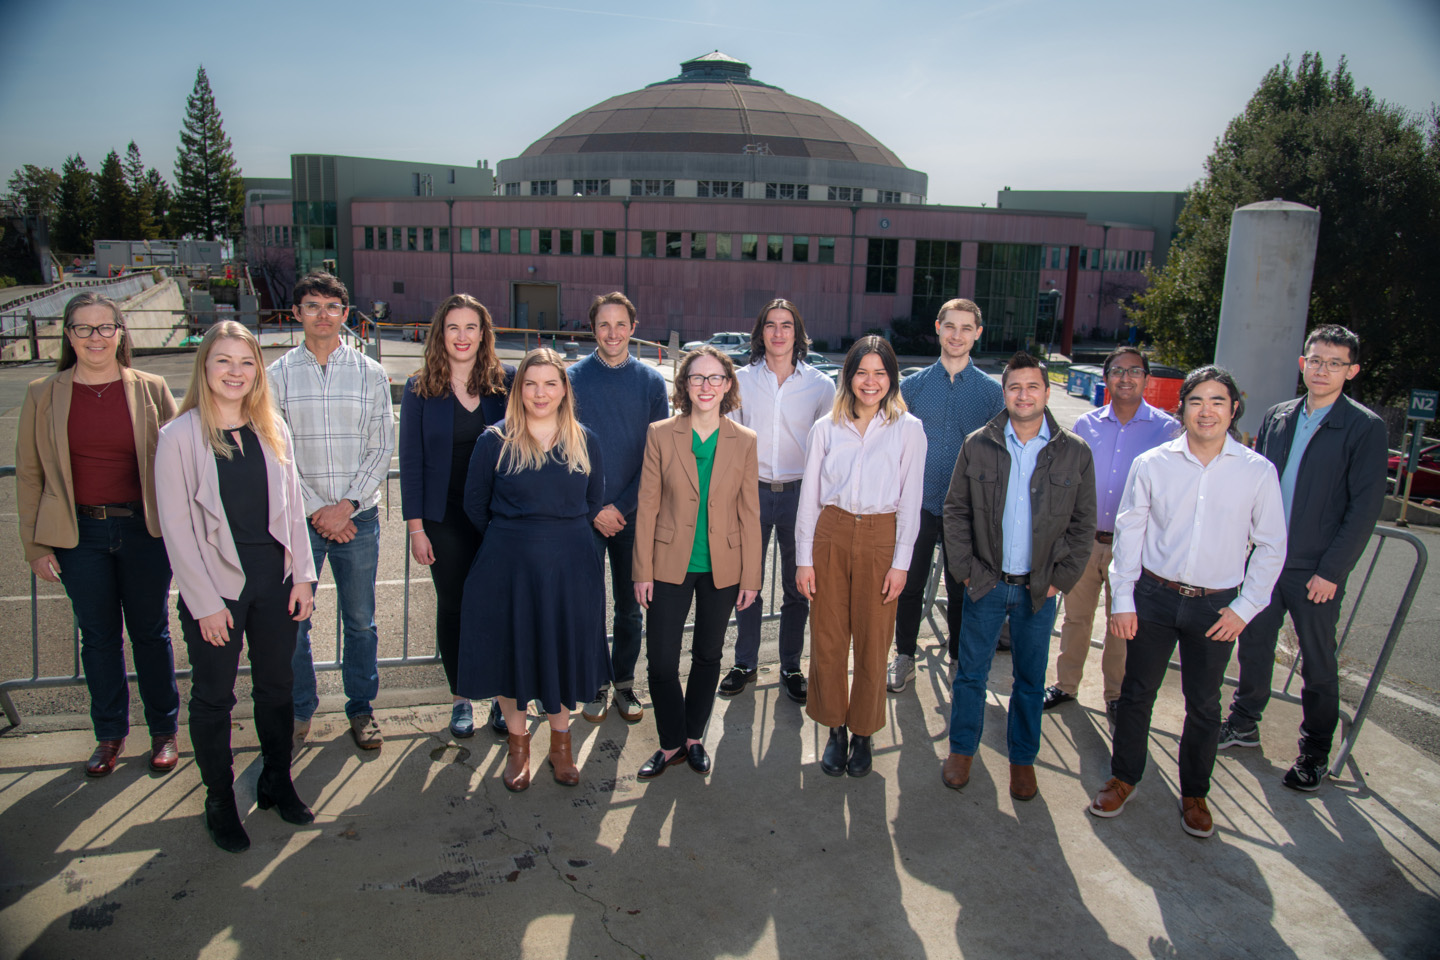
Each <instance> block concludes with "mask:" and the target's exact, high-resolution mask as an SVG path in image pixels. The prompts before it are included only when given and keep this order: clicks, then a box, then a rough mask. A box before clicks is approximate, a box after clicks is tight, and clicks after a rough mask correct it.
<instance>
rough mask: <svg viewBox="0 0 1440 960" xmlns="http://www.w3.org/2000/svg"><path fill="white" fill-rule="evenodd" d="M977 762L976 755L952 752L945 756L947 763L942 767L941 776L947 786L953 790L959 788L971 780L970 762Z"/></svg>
mask: <svg viewBox="0 0 1440 960" xmlns="http://www.w3.org/2000/svg"><path fill="white" fill-rule="evenodd" d="M974 762H975V758H974V757H967V756H966V755H965V754H963V753H952V754H950V756H948V757H946V758H945V765H944V766H943V767H941V768H940V776H941V778H942V779H943V780H944V781H945V786H947V787H949V788H950V789H951V790H959V789H960V788H961V787H963V786H965V784H967V783H969V782H970V764H972V763H974Z"/></svg>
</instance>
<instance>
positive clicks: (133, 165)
mask: <svg viewBox="0 0 1440 960" xmlns="http://www.w3.org/2000/svg"><path fill="white" fill-rule="evenodd" d="M123 167H124V171H125V188H126V191H127V192H128V194H129V195H128V196H127V197H126V200H127V201H128V202H127V204H126V206H125V234H126V235H125V237H124V239H127V240H154V239H155V238H157V237H159V236H160V231H158V230H156V229H155V221H154V218H153V214H154V210H155V194H154V191H153V190H152V189H151V186H150V181H149V180H147V179H146V177H145V161H144V160H142V159H141V158H140V148H139V147H137V146H136V145H135V141H134V140H131V141H130V145H129V146H128V147H126V148H125V162H124V164H123Z"/></svg>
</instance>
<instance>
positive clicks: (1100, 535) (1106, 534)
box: [1095, 530, 1115, 543]
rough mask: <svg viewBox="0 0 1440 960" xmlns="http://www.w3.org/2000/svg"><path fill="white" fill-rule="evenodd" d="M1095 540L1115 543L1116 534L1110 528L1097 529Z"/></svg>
mask: <svg viewBox="0 0 1440 960" xmlns="http://www.w3.org/2000/svg"><path fill="white" fill-rule="evenodd" d="M1095 542H1096V543H1114V542H1115V534H1113V533H1111V532H1110V531H1109V530H1096V531H1095Z"/></svg>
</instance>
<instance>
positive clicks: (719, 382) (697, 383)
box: [685, 373, 730, 387]
mask: <svg viewBox="0 0 1440 960" xmlns="http://www.w3.org/2000/svg"><path fill="white" fill-rule="evenodd" d="M729 379H730V378H729V377H727V376H726V375H725V374H723V373H712V374H710V376H708V377H702V376H701V375H700V374H698V373H692V374H690V375H689V376H688V377H686V378H685V380H686V382H687V383H689V384H690V386H692V387H703V386H705V384H707V383H708V384H710V386H712V387H723V386H724V385H725V382H726V381H727V380H729Z"/></svg>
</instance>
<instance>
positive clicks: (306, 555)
mask: <svg viewBox="0 0 1440 960" xmlns="http://www.w3.org/2000/svg"><path fill="white" fill-rule="evenodd" d="M280 429H281V431H282V432H283V433H284V436H285V455H286V459H287V460H288V462H287V463H284V464H282V463H280V462H278V461H277V460H276V459H275V455H274V454H273V453H272V452H271V451H270V448H269V447H268V446H266V445H265V443H264V442H263V441H262V442H261V444H260V446H261V449H263V450H264V451H265V467H266V475H267V477H268V478H269V494H270V535H271V536H273V537H274V538H275V539H276V540H278V541H279V542H280V545H281V546H283V547H284V548H285V575H286V576H291V575H292V574H293V576H294V578H295V582H296V583H314V582H315V581H316V580H317V579H318V578H317V577H316V576H315V558H314V555H313V554H312V553H311V552H310V524H309V520H308V519H307V518H306V516H305V502H304V500H303V499H302V497H301V494H300V475H299V474H298V473H297V472H296V470H295V448H294V444H293V443H291V441H290V432H289V431H288V430H286V429H285V424H284V423H283V422H282V423H281V424H280ZM155 492H156V500H157V501H158V506H159V511H160V530H161V532H162V533H163V534H164V536H165V550H166V552H167V553H169V554H170V568H171V570H173V571H174V574H175V582H176V584H177V585H178V586H179V588H180V597H181V599H183V600H184V601H185V606H186V608H187V609H188V610H189V611H190V614H191V616H193V617H195V618H196V619H197V620H198V619H199V618H201V617H208V616H209V615H210V614H212V613H219V612H220V611H221V610H224V609H225V600H227V599H228V600H237V599H239V597H240V591H241V590H242V589H243V588H244V586H245V572H244V570H242V569H241V567H240V555H239V553H238V552H237V551H236V550H235V541H234V539H233V538H232V537H231V535H230V522H229V521H228V520H227V519H226V517H225V507H224V505H223V504H221V502H220V474H219V471H218V470H217V469H216V466H215V453H214V448H213V447H211V446H210V442H209V440H208V439H206V437H205V434H204V430H203V429H202V428H201V426H200V414H199V412H198V411H196V410H190V411H188V412H186V413H184V414H182V415H180V416H179V417H176V418H175V419H174V420H171V421H170V422H169V423H167V424H166V425H165V426H164V428H162V429H161V431H160V441H159V443H158V445H157V446H156V448H155Z"/></svg>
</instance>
